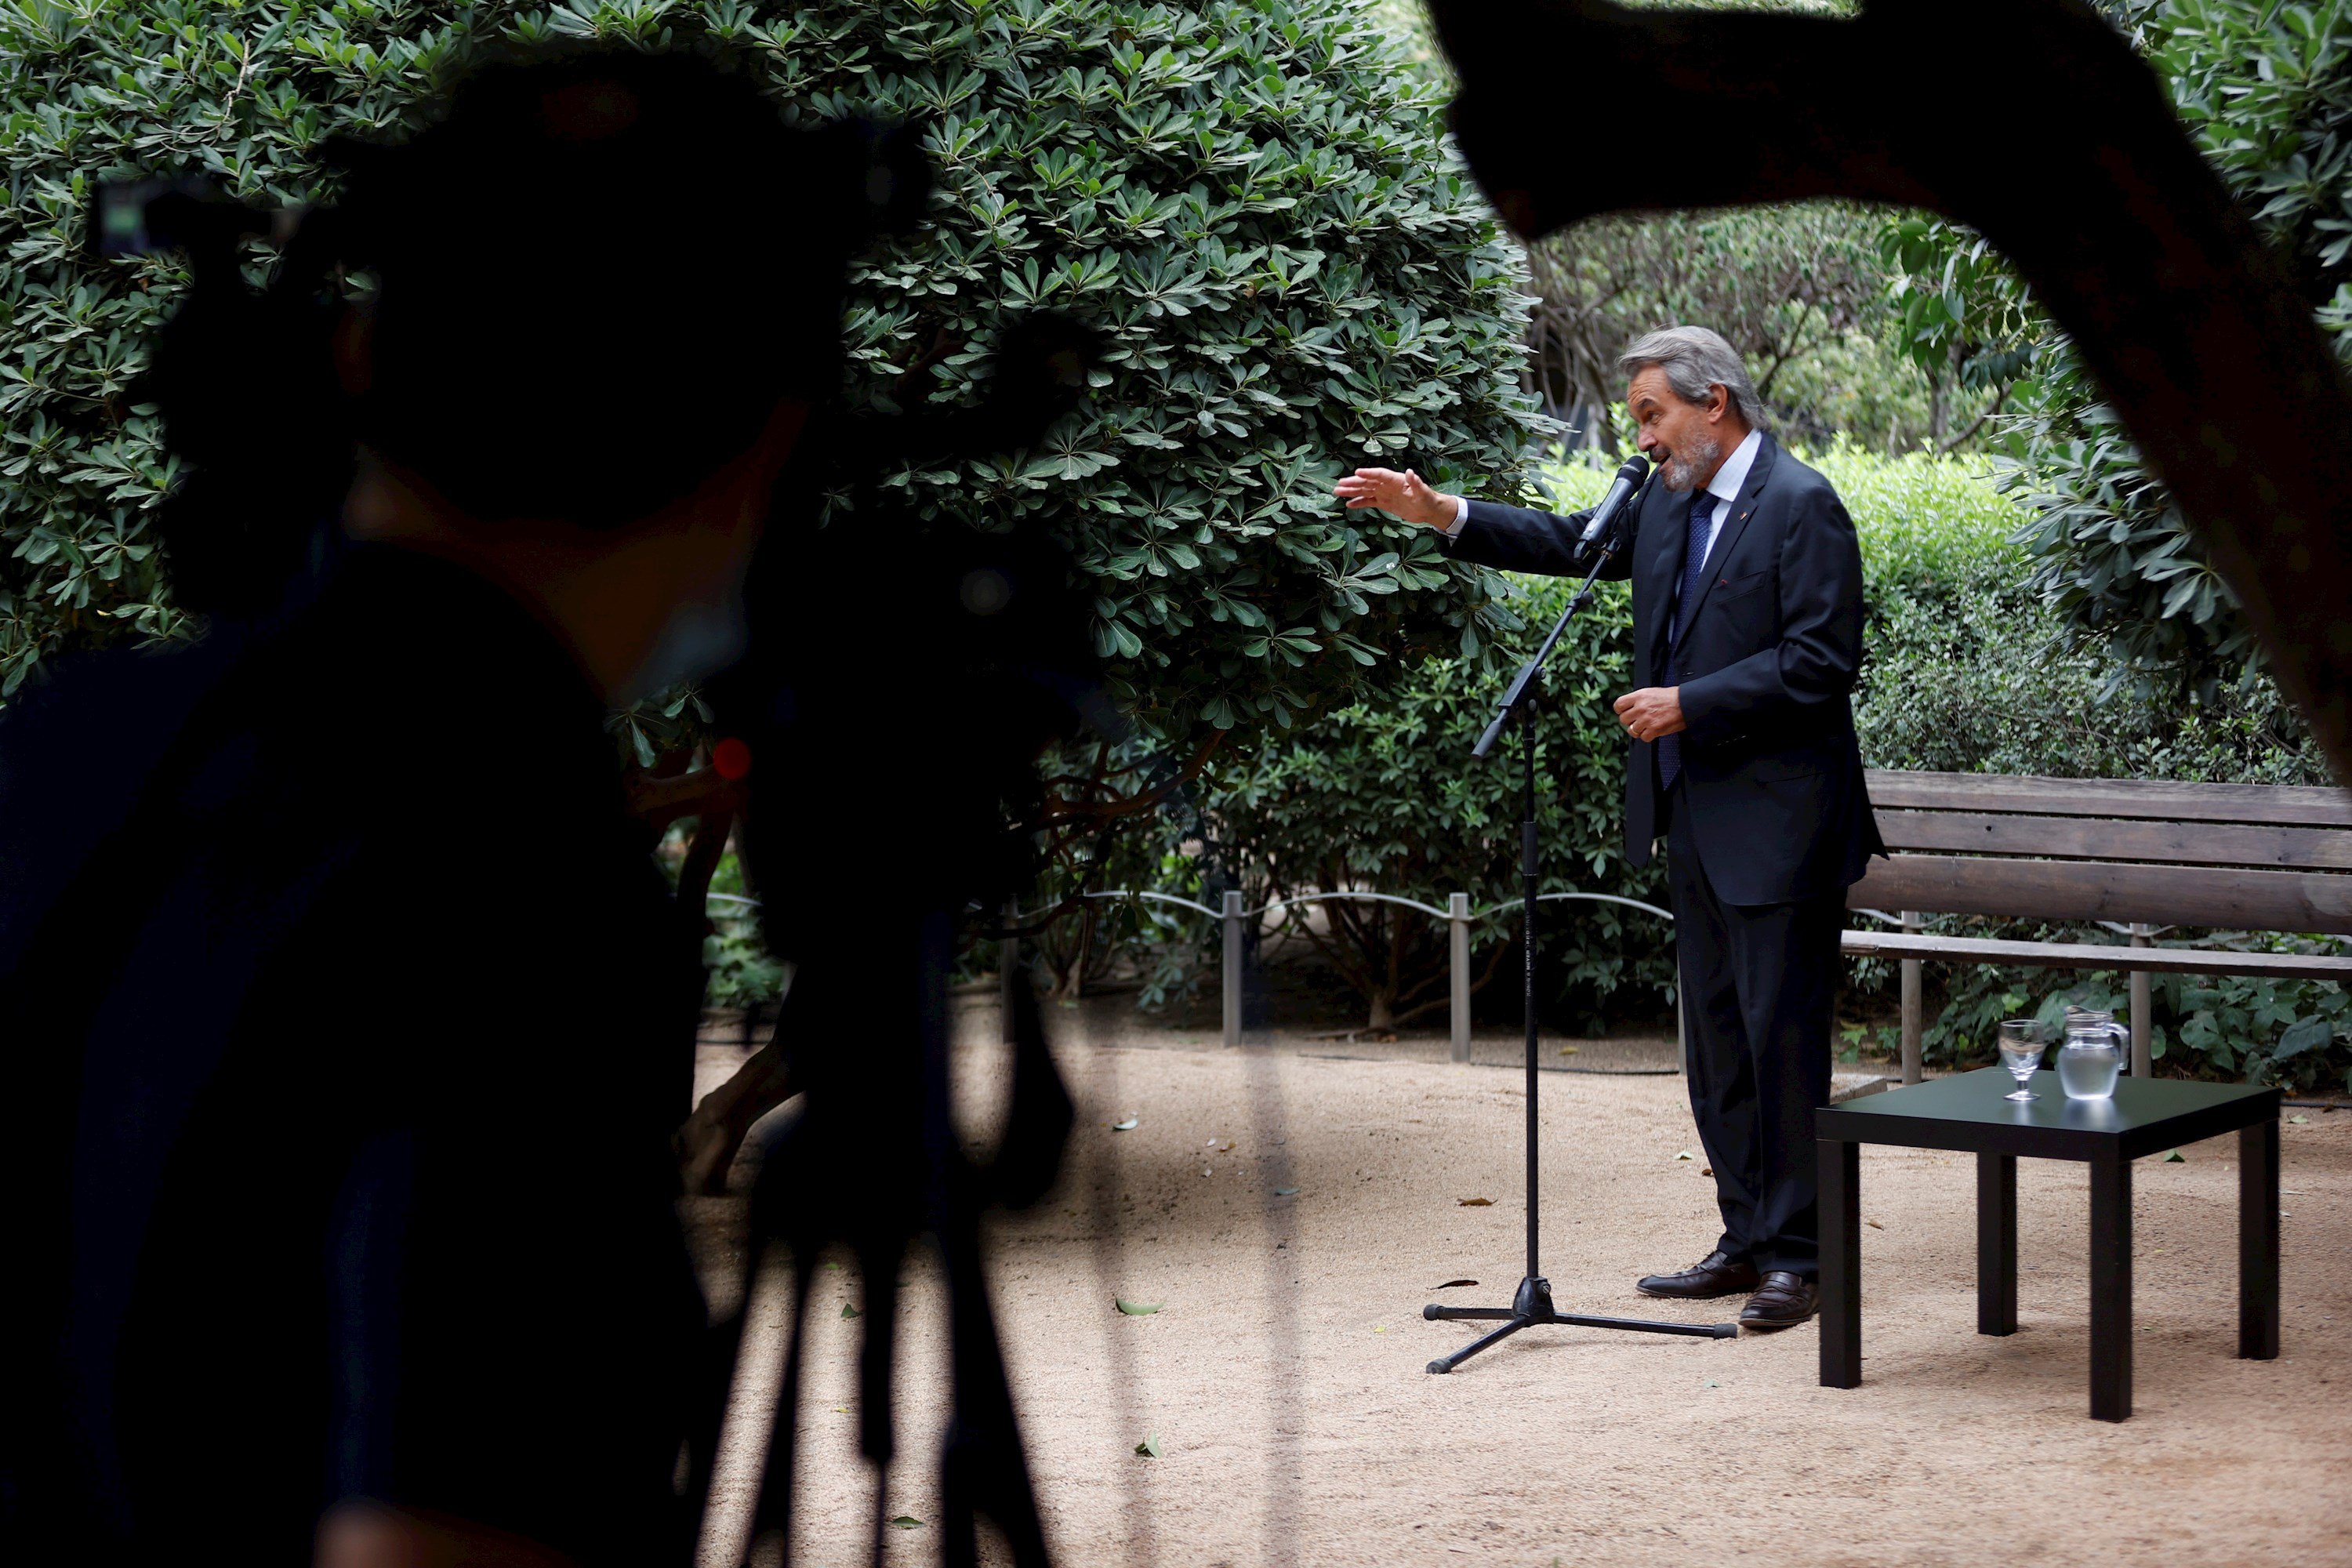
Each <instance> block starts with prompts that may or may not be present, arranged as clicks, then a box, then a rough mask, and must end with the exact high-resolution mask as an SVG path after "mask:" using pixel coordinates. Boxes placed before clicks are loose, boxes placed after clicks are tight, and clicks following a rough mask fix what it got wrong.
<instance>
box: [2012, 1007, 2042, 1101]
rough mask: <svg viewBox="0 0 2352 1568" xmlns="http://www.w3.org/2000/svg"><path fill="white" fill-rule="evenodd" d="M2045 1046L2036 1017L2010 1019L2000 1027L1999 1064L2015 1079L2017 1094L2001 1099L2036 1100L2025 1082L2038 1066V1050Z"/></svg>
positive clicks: (2040, 1022)
mask: <svg viewBox="0 0 2352 1568" xmlns="http://www.w3.org/2000/svg"><path fill="white" fill-rule="evenodd" d="M2047 1044H2049V1039H2048V1037H2047V1036H2046V1035H2045V1034H2044V1033H2043V1031H2042V1020H2041V1019H2039V1018H2011V1019H2009V1020H2008V1021H2007V1022H2005V1023H2003V1024H2002V1025H2001V1026H2000V1065H2001V1066H2003V1067H2005V1068H2008V1069H2009V1076H2010V1077H2011V1078H2013V1079H2016V1080H2017V1092H2016V1093H2015V1094H2004V1095H2002V1096H2001V1098H2002V1099H2003V1100H2039V1099H2041V1098H2042V1097H2041V1096H2040V1095H2038V1094H2036V1093H2034V1092H2033V1091H2032V1089H2027V1088H2026V1087H2025V1086H2026V1083H2027V1081H2028V1080H2030V1079H2032V1077H2033V1074H2034V1071H2035V1069H2036V1068H2040V1067H2041V1066H2042V1047H2043V1046H2045V1045H2047Z"/></svg>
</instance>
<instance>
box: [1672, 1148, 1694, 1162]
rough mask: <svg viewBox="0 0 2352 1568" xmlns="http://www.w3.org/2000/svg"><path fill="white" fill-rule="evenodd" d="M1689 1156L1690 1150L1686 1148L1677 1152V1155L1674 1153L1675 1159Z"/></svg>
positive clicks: (1683, 1158)
mask: <svg viewBox="0 0 2352 1568" xmlns="http://www.w3.org/2000/svg"><path fill="white" fill-rule="evenodd" d="M1690 1157H1691V1152H1690V1151H1689V1150H1687V1149H1685V1150H1684V1151H1683V1152H1681V1153H1679V1154H1677V1155H1675V1159H1677V1160H1687V1159H1689V1158H1690Z"/></svg>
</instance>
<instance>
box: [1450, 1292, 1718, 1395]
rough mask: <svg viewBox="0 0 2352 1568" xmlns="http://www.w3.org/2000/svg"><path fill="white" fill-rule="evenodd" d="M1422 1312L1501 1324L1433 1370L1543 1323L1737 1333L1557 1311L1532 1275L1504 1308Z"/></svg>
mask: <svg viewBox="0 0 2352 1568" xmlns="http://www.w3.org/2000/svg"><path fill="white" fill-rule="evenodd" d="M1421 1315H1422V1317H1423V1319H1424V1320H1426V1321H1430V1322H1433V1323H1435V1322H1448V1321H1451V1322H1488V1323H1493V1322H1499V1323H1501V1324H1502V1325H1503V1326H1502V1327H1501V1328H1499V1329H1496V1331H1494V1332H1493V1333H1490V1334H1481V1335H1479V1336H1478V1337H1477V1338H1476V1339H1475V1340H1472V1341H1471V1342H1469V1343H1468V1344H1466V1345H1464V1346H1463V1347H1462V1348H1461V1349H1460V1350H1458V1351H1455V1352H1454V1353H1453V1354H1452V1355H1449V1356H1440V1357H1438V1358H1437V1359H1436V1360H1435V1361H1433V1362H1431V1363H1429V1370H1430V1371H1432V1372H1452V1371H1453V1370H1454V1368H1455V1367H1457V1366H1460V1365H1461V1364H1462V1363H1464V1362H1465V1361H1468V1360H1469V1359H1470V1358H1471V1357H1472V1356H1474V1355H1476V1354H1477V1353H1478V1352H1480V1351H1483V1350H1486V1349H1487V1348H1488V1347H1489V1346H1492V1345H1498V1344H1501V1343H1502V1342H1504V1341H1505V1340H1507V1339H1509V1338H1510V1337H1511V1336H1512V1335H1513V1334H1516V1333H1517V1332H1518V1331H1520V1330H1521V1329H1533V1328H1538V1327H1541V1326H1542V1325H1544V1324H1547V1323H1558V1324H1564V1325H1566V1326H1567V1327H1570V1328H1576V1329H1631V1330H1633V1331H1634V1332H1636V1333H1643V1334H1681V1335H1684V1336H1685V1337H1686V1338H1690V1339H1697V1340H1731V1339H1738V1337H1739V1325H1738V1323H1654V1322H1649V1321H1644V1320H1643V1319H1640V1318H1592V1317H1587V1316H1585V1315H1584V1314H1583V1313H1581V1312H1561V1311H1556V1310H1553V1308H1552V1304H1551V1281H1550V1280H1549V1279H1536V1278H1534V1277H1533V1276H1532V1275H1531V1276H1529V1277H1528V1278H1527V1279H1522V1280H1520V1281H1519V1293H1518V1295H1517V1296H1516V1297H1514V1298H1513V1299H1512V1301H1511V1304H1510V1305H1509V1306H1508V1307H1441V1306H1439V1305H1437V1304H1436V1303H1435V1302H1432V1303H1431V1304H1430V1305H1428V1306H1426V1307H1423V1309H1422V1310H1421Z"/></svg>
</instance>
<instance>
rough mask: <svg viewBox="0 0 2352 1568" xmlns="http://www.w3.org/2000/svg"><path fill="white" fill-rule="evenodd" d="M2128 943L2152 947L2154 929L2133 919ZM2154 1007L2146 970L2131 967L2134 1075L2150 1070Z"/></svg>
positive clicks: (2138, 1075)
mask: <svg viewBox="0 0 2352 1568" xmlns="http://www.w3.org/2000/svg"><path fill="white" fill-rule="evenodd" d="M2131 944H2132V945H2133V946H2134V947H2154V946H2155V945H2156V928H2155V927H2154V926H2152V925H2149V924H2148V923H2147V921H2133V922H2132V928H2131ZM2155 1008H2156V1003H2155V999H2154V998H2153V997H2152V996H2151V995H2150V994H2149V986H2148V973H2147V970H2145V969H2135V970H2133V971H2132V972H2131V1029H2132V1058H2131V1074H2132V1077H2134V1078H2146V1077H2147V1076H2148V1073H2149V1071H2150V1070H2151V1069H2150V1065H2149V1059H2148V1044H2149V1041H2150V1038H2151V1037H2152V1036H2153V1034H2154V1031H2155V1028H2156V1018H2155V1016H2154V1013H2155Z"/></svg>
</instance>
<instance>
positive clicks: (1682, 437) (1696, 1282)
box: [1339, 327, 1884, 1329]
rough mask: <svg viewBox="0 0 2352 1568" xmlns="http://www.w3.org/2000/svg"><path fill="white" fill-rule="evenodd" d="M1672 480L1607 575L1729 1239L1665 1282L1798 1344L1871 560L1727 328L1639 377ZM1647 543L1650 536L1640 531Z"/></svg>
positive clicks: (1685, 338)
mask: <svg viewBox="0 0 2352 1568" xmlns="http://www.w3.org/2000/svg"><path fill="white" fill-rule="evenodd" d="M1619 364H1620V366H1621V367H1622V369H1623V370H1624V371H1625V373H1626V374H1627V376H1628V377H1629V384H1628V386H1627V388H1626V395H1625V403H1626V409H1627V412H1628V413H1629V414H1630V415H1631V416H1633V422H1634V426H1635V427H1636V429H1637V430H1638V431H1639V433H1640V444H1641V448H1642V450H1643V452H1644V453H1645V454H1647V455H1648V456H1649V457H1650V458H1651V459H1652V460H1653V461H1654V462H1656V463H1657V464H1658V471H1657V473H1656V474H1655V476H1654V482H1653V483H1652V484H1651V485H1650V486H1649V488H1648V490H1647V492H1646V493H1645V495H1644V497H1643V502H1642V505H1641V507H1640V510H1639V513H1638V515H1637V516H1634V517H1633V518H1632V519H1631V520H1630V523H1629V522H1627V521H1621V522H1620V523H1619V524H1618V525H1617V527H1616V528H1615V529H1614V530H1613V531H1612V532H1613V533H1614V535H1615V538H1614V540H1613V543H1614V547H1615V553H1614V554H1613V555H1612V557H1611V558H1610V560H1609V561H1608V563H1607V564H1606V565H1605V567H1604V568H1603V570H1602V572H1601V575H1602V576H1604V577H1612V578H1627V577H1630V578H1631V579H1632V581H1633V648H1634V651H1633V668H1634V678H1635V683H1636V687H1635V689H1634V690H1633V691H1630V692H1628V693H1626V694H1625V695H1624V696H1622V697H1620V698H1619V699H1618V700H1617V701H1616V704H1615V708H1616V712H1617V717H1618V720H1619V721H1620V722H1621V723H1622V724H1623V725H1624V727H1625V731H1626V733H1627V735H1628V736H1630V737H1631V745H1630V746H1629V748H1628V755H1627V759H1626V771H1625V849H1626V858H1627V859H1628V860H1629V861H1631V863H1632V864H1633V865H1635V866H1641V865H1644V864H1647V863H1648V861H1649V858H1650V856H1651V853H1652V848H1653V845H1654V841H1655V840H1656V839H1658V838H1661V837H1663V838H1664V839H1665V841H1666V867H1667V880H1668V884H1669V886H1670V888H1671V889H1672V901H1673V904H1674V910H1675V946H1676V949H1677V952H1678V956H1679V961H1680V967H1681V981H1682V986H1683V995H1684V999H1685V1016H1686V1018H1687V1019H1688V1024H1689V1031H1690V1038H1689V1041H1688V1044H1687V1047H1686V1055H1687V1059H1686V1061H1685V1071H1686V1073H1687V1076H1688V1080H1689V1088H1690V1098H1691V1110H1692V1111H1693V1113H1694V1114H1695V1115H1696V1118H1697V1121H1698V1131H1699V1137H1700V1140H1701V1142H1703V1143H1704V1144H1705V1146H1706V1152H1707V1158H1708V1159H1709V1161H1711V1162H1712V1163H1713V1165H1714V1169H1715V1182H1716V1197H1717V1203H1718V1205H1720V1207H1721V1208H1722V1211H1723V1236H1722V1238H1721V1239H1720V1240H1719V1241H1718V1242H1717V1245H1716V1247H1715V1250H1714V1251H1713V1252H1711V1253H1710V1254H1709V1255H1708V1256H1707V1257H1706V1258H1705V1259H1704V1260H1702V1261H1701V1262H1699V1263H1698V1264H1696V1265H1695V1266H1694V1267H1692V1268H1686V1269H1684V1270H1683V1271H1681V1272H1680V1273H1675V1274H1657V1275H1651V1276H1649V1277H1647V1278H1645V1279H1643V1280H1641V1281H1640V1287H1639V1288H1640V1289H1642V1290H1643V1292H1644V1293H1645V1294H1648V1295H1652V1296H1671V1297H1682V1298H1692V1299H1697V1298H1708V1297H1717V1296H1727V1295H1733V1294H1737V1293H1739V1292H1743V1291H1747V1292H1752V1294H1751V1295H1750V1296H1749V1298H1748V1304H1747V1307H1746V1308H1745V1309H1744V1310H1742V1311H1741V1313H1740V1321H1741V1322H1742V1323H1743V1324H1746V1325H1747V1326H1748V1327H1751V1328H1757V1329H1779V1328H1786V1327H1788V1326H1790V1324H1793V1323H1800V1322H1802V1321H1804V1320H1805V1319H1807V1318H1809V1317H1811V1315H1812V1314H1813V1312H1814V1310H1816V1305H1817V1291H1816V1286H1815V1280H1816V1279H1817V1277H1818V1274H1819V1271H1820V1262H1819V1245H1818V1241H1819V1236H1820V1228H1819V1223H1818V1217H1817V1207H1816V1202H1815V1190H1814V1189H1815V1178H1814V1167H1813V1132H1812V1114H1813V1108H1814V1107H1815V1106H1817V1105H1824V1104H1827V1103H1828V1101H1829V1089H1830V1032H1831V1021H1832V1003H1833V1001H1834V998H1835V994H1836V987H1837V976H1838V931H1839V929H1840V927H1841V925H1842V924H1843V910H1844V905H1845V889H1847V887H1849V886H1850V885H1851V884H1853V882H1855V881H1857V880H1859V879H1861V877H1862V874H1863V868H1864V863H1865V862H1866V861H1867V860H1868V858H1869V857H1870V856H1871V855H1872V854H1873V853H1883V852H1884V849H1883V846H1882V845H1881V844H1880V842H1879V837H1878V828H1877V825H1876V823H1875V821H1874V819H1873V817H1872V816H1871V811H1870V800H1869V797H1868V795H1867V794H1866V793H1865V791H1864V784H1863V773H1862V756H1861V752H1860V750H1859V748H1858V747H1857V746H1856V744H1855V742H1854V733H1853V705H1852V703H1851V702H1850V701H1849V700H1848V693H1849V692H1851V691H1852V689H1853V681H1854V674H1855V670H1856V668H1857V667H1858V665H1859V663H1860V660H1861V656H1862V621H1863V606H1862V554H1861V551H1860V548H1859V546H1858V545H1857V543H1856V542H1855V538H1854V531H1853V522H1852V521H1851V520H1849V519H1848V518H1847V516H1846V513H1845V508H1844V507H1843V505H1842V504H1840V502H1839V500H1838V498H1837V494H1836V492H1835V491H1834V490H1832V489H1831V488H1830V485H1829V481H1828V480H1826V479H1823V478H1822V476H1821V475H1820V474H1818V473H1816V472H1814V471H1813V470H1812V469H1811V468H1807V467H1806V466H1805V465H1804V464H1802V463H1801V462H1799V461H1798V460H1797V459H1796V458H1793V457H1791V456H1790V455H1789V454H1788V453H1787V452H1785V451H1783V450H1782V449H1781V448H1780V444H1779V443H1778V442H1776V441H1774V440H1773V439H1772V437H1770V436H1769V435H1767V434H1765V432H1764V430H1763V427H1762V426H1763V405H1762V404H1761V402H1760V401H1759V399H1758V397H1757V395H1756V392H1755V388H1754V387H1753V385H1752V384H1750V383H1749V381H1748V374H1747V371H1746V370H1745V369H1744V368H1743V367H1742V366H1741V364H1740V363H1739V356H1738V353H1736V352H1735V351H1734V350H1733V349H1732V347H1731V345H1730V344H1728V343H1727V342H1724V340H1723V339H1722V338H1721V337H1720V336H1718V335H1717V334H1716V333H1714V332H1712V331H1707V330H1706V328H1704V327H1673V328H1669V329H1667V330H1665V331H1659V332H1653V333H1651V334H1650V335H1649V336H1647V337H1645V338H1643V339H1642V340H1641V341H1640V342H1637V343H1635V344H1634V345H1633V347H1632V348H1630V349H1628V350H1627V351H1626V352H1625V353H1624V355H1623V356H1622V358H1621V359H1620V361H1619ZM1339 493H1340V494H1341V495H1343V496H1345V497H1347V498H1348V504H1349V506H1351V507H1361V506H1377V507H1380V508H1381V509H1382V510H1387V511H1391V512H1394V513H1395V514H1396V515H1397V516H1399V517H1402V518H1404V519H1405V520H1406V521H1412V522H1423V523H1427V524H1429V525H1431V526H1433V527H1436V528H1441V529H1444V531H1445V532H1446V534H1447V536H1448V538H1449V539H1450V540H1451V541H1452V548H1453V550H1454V553H1455V554H1456V555H1458V556H1459V557H1461V558H1462V559H1463V560H1465V561H1474V562H1477V563H1481V564H1483V565H1488V566H1499V567H1502V568H1504V569H1506V570H1508V571H1515V572H1534V573H1540V574H1545V575H1549V576H1571V575H1577V576H1580V575H1582V574H1584V573H1585V572H1588V571H1590V570H1591V566H1592V561H1591V558H1589V556H1588V555H1587V554H1586V553H1585V552H1582V551H1580V549H1579V546H1578V539H1579V536H1580V534H1581V533H1582V531H1583V524H1584V522H1585V521H1586V518H1587V517H1588V516H1589V515H1590V514H1579V515H1577V516H1573V517H1568V518H1561V517H1556V516H1554V515H1552V514H1551V513H1549V512H1542V511H1529V510H1521V509H1519V508H1517V507H1507V506H1498V505H1495V504H1492V503H1490V502H1486V501H1472V500H1462V499H1461V498H1459V497H1455V496H1450V495H1444V494H1441V493H1439V492H1438V491H1436V490H1434V489H1432V488H1431V487H1430V486H1429V485H1428V484H1427V483H1425V482H1424V481H1423V479H1421V478H1420V476H1419V475H1418V474H1415V473H1413V472H1412V471H1410V470H1408V471H1406V472H1403V473H1397V472H1393V471H1391V470H1389V469H1384V468H1360V469H1358V470H1357V471H1356V473H1355V475H1354V476H1353V477H1352V478H1350V479H1341V480H1340V481H1339ZM1629 534H1630V537H1629Z"/></svg>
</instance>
